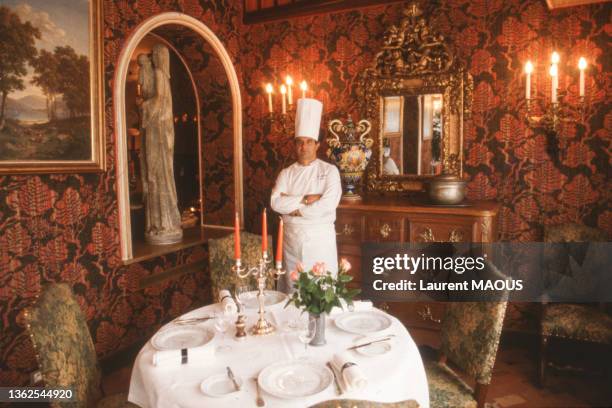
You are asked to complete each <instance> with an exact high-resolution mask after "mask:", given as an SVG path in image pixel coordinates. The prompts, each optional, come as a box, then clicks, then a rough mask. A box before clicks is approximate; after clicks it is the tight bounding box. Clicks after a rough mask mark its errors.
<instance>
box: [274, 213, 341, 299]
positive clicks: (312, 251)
mask: <svg viewBox="0 0 612 408" xmlns="http://www.w3.org/2000/svg"><path fill="white" fill-rule="evenodd" d="M283 261H284V268H285V271H287V273H286V274H285V276H284V279H282V278H281V279H280V280H279V290H281V291H283V292H285V293H291V292H293V282H292V281H291V276H290V275H291V271H294V270H296V265H297V263H298V262H301V263H302V264H303V265H304V270H306V271H308V270H310V269H312V266H313V265H314V264H315V263H317V262H325V265H326V269H327V270H328V271H330V272H331V273H332V274H333V275H334V276H337V274H338V250H337V248H336V229H335V227H334V224H317V225H299V224H298V225H296V224H285V228H284V235H283Z"/></svg>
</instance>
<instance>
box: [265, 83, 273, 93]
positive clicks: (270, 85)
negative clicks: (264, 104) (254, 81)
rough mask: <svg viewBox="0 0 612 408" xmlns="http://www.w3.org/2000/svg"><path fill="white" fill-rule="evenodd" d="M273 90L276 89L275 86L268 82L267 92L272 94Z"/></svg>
mask: <svg viewBox="0 0 612 408" xmlns="http://www.w3.org/2000/svg"><path fill="white" fill-rule="evenodd" d="M273 90H274V88H272V84H270V83H268V84H267V85H266V92H267V93H269V94H271V93H272V91H273Z"/></svg>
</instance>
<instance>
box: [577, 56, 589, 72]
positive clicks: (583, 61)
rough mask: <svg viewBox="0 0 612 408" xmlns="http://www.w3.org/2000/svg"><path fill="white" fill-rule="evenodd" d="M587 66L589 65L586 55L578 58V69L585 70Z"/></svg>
mask: <svg viewBox="0 0 612 408" xmlns="http://www.w3.org/2000/svg"><path fill="white" fill-rule="evenodd" d="M586 67H587V62H586V59H585V58H584V57H580V59H579V60H578V69H580V70H581V71H583V70H585V69H586Z"/></svg>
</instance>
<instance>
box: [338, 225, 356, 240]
mask: <svg viewBox="0 0 612 408" xmlns="http://www.w3.org/2000/svg"><path fill="white" fill-rule="evenodd" d="M354 232H355V227H353V226H352V225H350V224H344V227H343V228H342V231H341V232H338V233H337V234H336V235H346V236H347V237H350V236H351V235H353V233H354Z"/></svg>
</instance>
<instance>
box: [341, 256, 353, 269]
mask: <svg viewBox="0 0 612 408" xmlns="http://www.w3.org/2000/svg"><path fill="white" fill-rule="evenodd" d="M340 269H342V270H343V271H344V272H348V271H350V270H351V263H350V262H349V261H347V260H346V258H342V259H340Z"/></svg>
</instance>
